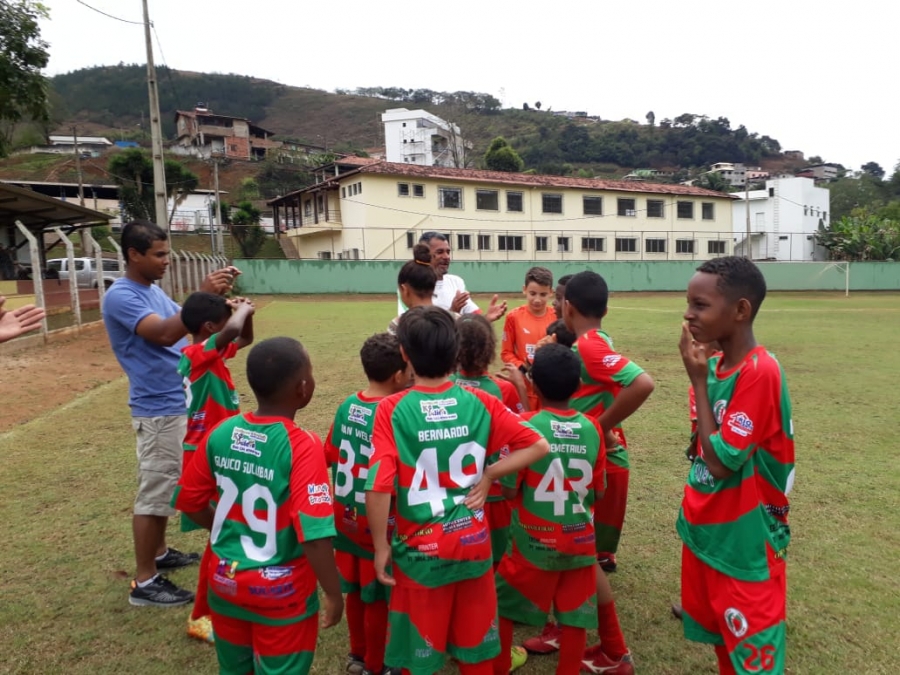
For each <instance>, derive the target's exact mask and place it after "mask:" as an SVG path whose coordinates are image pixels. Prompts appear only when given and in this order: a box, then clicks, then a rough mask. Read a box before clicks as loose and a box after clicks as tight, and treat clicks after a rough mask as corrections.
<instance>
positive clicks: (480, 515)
mask: <svg viewBox="0 0 900 675" xmlns="http://www.w3.org/2000/svg"><path fill="white" fill-rule="evenodd" d="M472 516H474V518H475V520H477V521H478V522H479V523H483V522H484V509H475V510H474V511H472Z"/></svg>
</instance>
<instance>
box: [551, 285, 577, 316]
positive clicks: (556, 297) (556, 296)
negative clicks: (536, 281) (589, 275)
mask: <svg viewBox="0 0 900 675" xmlns="http://www.w3.org/2000/svg"><path fill="white" fill-rule="evenodd" d="M573 276H575V275H574V274H563V275H562V276H561V277H560V278H559V280H558V281H557V282H556V290H554V292H553V313H554V314H556V318H558V319H562V316H563V310H562V306H563V300H565V299H566V284H567V283H569V279H571V278H572V277H573Z"/></svg>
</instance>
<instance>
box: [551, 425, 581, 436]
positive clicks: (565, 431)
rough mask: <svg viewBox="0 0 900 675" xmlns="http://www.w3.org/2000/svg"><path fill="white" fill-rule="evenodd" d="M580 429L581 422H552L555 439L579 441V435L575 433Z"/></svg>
mask: <svg viewBox="0 0 900 675" xmlns="http://www.w3.org/2000/svg"><path fill="white" fill-rule="evenodd" d="M580 428H581V422H559V421H558V420H550V429H551V431H553V438H562V439H567V440H577V439H578V434H577V433H576V432H575V429H580Z"/></svg>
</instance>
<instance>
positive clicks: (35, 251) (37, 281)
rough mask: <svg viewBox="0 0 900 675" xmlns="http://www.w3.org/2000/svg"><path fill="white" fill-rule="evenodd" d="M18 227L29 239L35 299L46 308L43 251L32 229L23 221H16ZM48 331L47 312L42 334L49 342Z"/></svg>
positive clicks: (42, 324)
mask: <svg viewBox="0 0 900 675" xmlns="http://www.w3.org/2000/svg"><path fill="white" fill-rule="evenodd" d="M16 227H18V228H19V231H20V232H21V233H22V234H23V235H25V238H26V239H27V240H28V250H29V252H30V253H31V278H32V283H33V284H34V300H35V302H36V303H37V306H38V307H42V308H44V309H45V310H46V309H47V303H46V301H45V299H44V279H43V277H42V276H41V253H40V249H39V248H38V241H37V238H36V237H35V236H34V235H33V234H32V233H31V230H29V229H28V228H27V227H25V226H24V225H23V224H22V222H21V221H19V220H17V221H16ZM47 333H48V328H47V316H46V314H45V315H44V318H43V319H42V320H41V334H42V335H43V336H44V342H47Z"/></svg>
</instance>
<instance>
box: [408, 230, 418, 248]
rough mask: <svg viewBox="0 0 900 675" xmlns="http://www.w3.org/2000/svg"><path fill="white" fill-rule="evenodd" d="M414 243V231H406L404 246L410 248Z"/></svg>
mask: <svg viewBox="0 0 900 675" xmlns="http://www.w3.org/2000/svg"><path fill="white" fill-rule="evenodd" d="M415 245H416V233H415V232H407V233H406V248H412V247H413V246H415Z"/></svg>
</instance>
